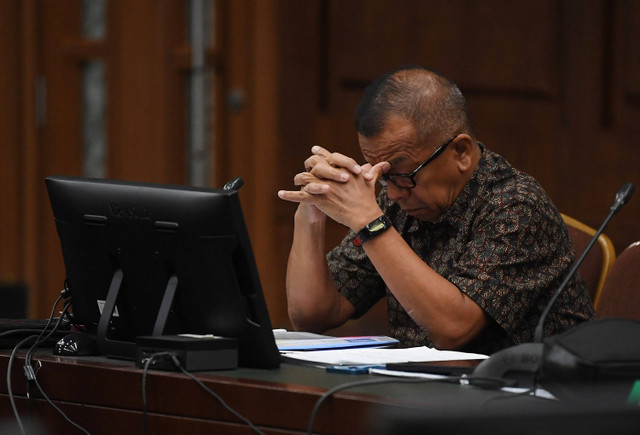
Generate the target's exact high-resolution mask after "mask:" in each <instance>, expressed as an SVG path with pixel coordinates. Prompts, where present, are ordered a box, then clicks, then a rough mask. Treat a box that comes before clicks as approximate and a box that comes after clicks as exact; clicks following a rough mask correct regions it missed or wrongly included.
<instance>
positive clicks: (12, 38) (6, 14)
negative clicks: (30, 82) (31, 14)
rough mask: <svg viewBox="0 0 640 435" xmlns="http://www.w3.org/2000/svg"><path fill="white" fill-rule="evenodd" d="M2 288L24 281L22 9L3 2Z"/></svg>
mask: <svg viewBox="0 0 640 435" xmlns="http://www.w3.org/2000/svg"><path fill="white" fill-rule="evenodd" d="M0 10H2V14H0V53H1V54H0V101H1V103H0V199H1V200H2V206H1V207H0V284H2V283H5V284H6V283H15V282H17V281H21V280H22V277H21V273H20V271H21V269H22V258H21V257H20V256H19V255H16V252H18V251H19V248H20V246H21V243H22V238H21V236H22V233H23V231H24V228H23V226H22V225H21V222H22V221H21V219H20V212H19V211H20V210H21V208H22V201H21V192H20V177H21V173H22V165H21V160H22V159H21V155H20V147H19V144H20V110H19V107H20V103H21V101H20V84H21V75H20V74H19V71H20V48H21V44H20V43H21V27H20V8H19V7H18V4H17V3H15V2H13V1H10V0H2V1H0Z"/></svg>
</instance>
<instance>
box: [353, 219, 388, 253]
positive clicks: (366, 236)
mask: <svg viewBox="0 0 640 435" xmlns="http://www.w3.org/2000/svg"><path fill="white" fill-rule="evenodd" d="M391 225H392V224H391V221H390V220H389V218H388V217H387V216H386V215H382V216H380V217H379V218H377V219H374V220H373V221H371V222H370V223H368V224H367V225H365V226H364V228H362V229H361V230H360V231H358V233H357V234H356V237H355V239H353V244H354V245H356V246H358V247H360V246H362V245H363V244H364V243H365V242H368V241H369V240H371V239H373V238H374V237H375V236H378V235H380V234H382V233H384V232H385V231H386V230H388V229H389V228H391Z"/></svg>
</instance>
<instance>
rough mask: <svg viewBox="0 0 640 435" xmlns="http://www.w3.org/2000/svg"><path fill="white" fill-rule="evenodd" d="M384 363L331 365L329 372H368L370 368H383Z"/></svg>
mask: <svg viewBox="0 0 640 435" xmlns="http://www.w3.org/2000/svg"><path fill="white" fill-rule="evenodd" d="M383 368H384V366H383V365H372V364H369V365H352V366H329V367H327V372H329V373H349V374H367V373H369V369H383Z"/></svg>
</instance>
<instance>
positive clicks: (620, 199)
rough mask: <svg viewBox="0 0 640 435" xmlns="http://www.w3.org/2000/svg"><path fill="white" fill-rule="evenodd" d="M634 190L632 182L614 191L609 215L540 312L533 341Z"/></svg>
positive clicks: (537, 340)
mask: <svg viewBox="0 0 640 435" xmlns="http://www.w3.org/2000/svg"><path fill="white" fill-rule="evenodd" d="M634 190H636V188H635V186H634V185H633V183H625V184H624V186H622V187H621V188H620V190H618V193H616V198H615V200H614V201H613V204H612V205H611V208H610V210H609V215H607V217H606V218H605V220H604V221H603V222H602V225H600V228H598V231H596V233H595V234H594V235H593V237H592V238H591V240H589V243H588V244H587V246H586V247H585V248H584V251H582V254H581V255H580V257H579V258H578V260H577V261H576V262H575V263H574V264H573V267H572V268H571V270H569V273H568V274H567V276H566V277H565V278H564V281H562V284H560V287H558V289H557V290H556V292H555V293H554V294H553V297H552V298H551V300H550V301H549V303H548V304H547V306H546V307H545V309H544V311H543V312H542V315H541V316H540V320H539V321H538V325H537V326H536V330H535V334H534V339H533V341H534V342H536V343H541V342H542V339H543V338H544V322H545V320H546V319H547V316H548V315H549V312H550V311H551V308H553V305H554V303H555V302H556V299H558V297H559V296H560V295H561V294H562V292H563V291H564V289H565V288H566V287H567V284H569V281H570V280H571V278H573V276H574V275H575V274H576V272H577V271H578V268H579V267H580V265H581V264H582V262H583V261H584V259H585V258H586V256H587V254H588V253H589V251H591V248H592V247H593V245H594V244H595V243H596V241H597V240H598V237H600V234H602V232H603V231H604V229H605V227H606V226H607V224H608V223H609V221H610V220H611V218H612V217H613V215H614V214H616V213H617V212H618V210H620V209H621V208H622V206H623V205H625V204H626V203H627V202H628V201H629V198H631V195H633V192H634Z"/></svg>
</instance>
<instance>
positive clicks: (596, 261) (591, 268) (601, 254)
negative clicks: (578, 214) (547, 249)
mask: <svg viewBox="0 0 640 435" xmlns="http://www.w3.org/2000/svg"><path fill="white" fill-rule="evenodd" d="M562 219H563V220H564V223H565V224H566V225H567V229H568V230H569V237H570V238H571V244H572V245H573V249H574V251H575V253H576V259H577V258H578V257H580V255H581V254H582V252H583V251H584V249H585V248H586V247H587V244H588V243H589V241H590V240H591V238H592V237H593V236H594V234H595V233H596V230H595V229H593V228H591V227H590V226H588V225H585V224H583V223H582V222H580V221H578V220H576V219H574V218H572V217H570V216H567V215H565V214H562ZM615 259H616V251H615V248H614V246H613V243H612V242H611V239H609V237H607V236H606V235H605V234H600V236H598V242H597V243H596V244H595V245H594V246H593V248H592V249H591V251H590V252H589V253H588V254H587V256H586V258H585V259H584V261H583V262H582V264H581V265H580V269H579V271H580V275H581V276H582V278H584V280H585V283H586V286H587V291H588V292H589V296H591V301H592V303H593V307H594V309H595V308H597V307H598V303H599V300H600V292H601V291H602V286H603V285H604V282H605V277H606V276H607V273H608V272H609V270H610V268H611V265H612V264H613V262H614V260H615Z"/></svg>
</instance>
